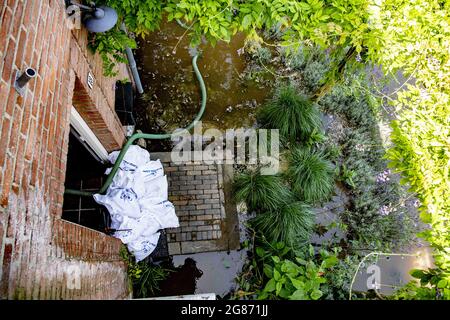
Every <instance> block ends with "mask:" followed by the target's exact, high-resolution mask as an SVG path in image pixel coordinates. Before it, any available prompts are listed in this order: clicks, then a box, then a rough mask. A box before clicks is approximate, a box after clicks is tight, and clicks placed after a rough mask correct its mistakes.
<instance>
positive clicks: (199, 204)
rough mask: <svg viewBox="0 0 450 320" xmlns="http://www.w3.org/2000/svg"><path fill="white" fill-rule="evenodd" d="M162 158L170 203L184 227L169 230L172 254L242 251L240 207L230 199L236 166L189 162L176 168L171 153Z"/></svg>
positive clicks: (157, 155)
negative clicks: (233, 169)
mask: <svg viewBox="0 0 450 320" xmlns="http://www.w3.org/2000/svg"><path fill="white" fill-rule="evenodd" d="M152 159H160V160H161V162H162V163H163V165H164V170H165V173H166V175H167V177H168V180H169V200H170V201H172V202H173V204H174V205H175V208H176V213H177V216H178V217H179V219H180V227H179V228H173V229H168V230H167V241H168V245H169V254H171V255H177V254H190V253H198V252H207V251H223V250H234V249H238V248H239V224H238V218H237V213H236V205H235V204H234V203H233V202H232V200H231V197H230V192H231V190H230V188H231V185H230V183H229V181H231V177H232V167H231V166H227V165H217V164H213V165H211V164H204V163H202V162H189V163H185V164H182V165H175V164H174V163H172V162H171V161H170V153H152Z"/></svg>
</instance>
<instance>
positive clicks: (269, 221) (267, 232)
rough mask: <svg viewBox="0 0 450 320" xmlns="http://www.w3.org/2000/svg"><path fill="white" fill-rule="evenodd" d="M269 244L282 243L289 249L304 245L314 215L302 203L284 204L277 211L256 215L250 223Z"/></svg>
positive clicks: (309, 232)
mask: <svg viewBox="0 0 450 320" xmlns="http://www.w3.org/2000/svg"><path fill="white" fill-rule="evenodd" d="M251 223H252V226H253V227H254V229H255V230H256V231H259V232H260V233H261V234H262V235H264V237H265V238H266V239H267V240H268V241H269V242H283V243H285V244H286V245H288V246H289V247H291V248H294V249H299V248H301V247H302V246H304V245H306V244H307V243H308V241H309V239H310V236H311V233H312V231H313V227H314V213H313V211H312V209H311V207H310V206H309V205H307V204H305V203H303V202H293V203H290V204H286V205H285V206H284V207H282V208H281V209H280V210H278V211H268V212H265V213H262V214H258V215H257V216H256V217H255V218H254V219H252V221H251Z"/></svg>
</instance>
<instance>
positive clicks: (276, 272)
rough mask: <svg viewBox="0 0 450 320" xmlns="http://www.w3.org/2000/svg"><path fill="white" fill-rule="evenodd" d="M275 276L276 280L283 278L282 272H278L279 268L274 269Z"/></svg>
mask: <svg viewBox="0 0 450 320" xmlns="http://www.w3.org/2000/svg"><path fill="white" fill-rule="evenodd" d="M273 278H274V279H275V280H276V281H279V280H280V279H281V275H280V273H279V272H278V270H277V269H273Z"/></svg>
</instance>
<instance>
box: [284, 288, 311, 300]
mask: <svg viewBox="0 0 450 320" xmlns="http://www.w3.org/2000/svg"><path fill="white" fill-rule="evenodd" d="M289 299H290V300H308V296H307V295H306V294H305V292H304V291H303V290H302V289H298V290H296V291H294V293H293V294H292V295H291V296H290V297H289Z"/></svg>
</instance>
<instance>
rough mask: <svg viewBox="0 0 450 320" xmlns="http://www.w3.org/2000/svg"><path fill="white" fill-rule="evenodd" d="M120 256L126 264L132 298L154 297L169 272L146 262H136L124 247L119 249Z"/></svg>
mask: <svg viewBox="0 0 450 320" xmlns="http://www.w3.org/2000/svg"><path fill="white" fill-rule="evenodd" d="M120 256H121V258H122V259H123V260H124V262H125V263H126V264H127V266H128V268H127V274H128V279H129V281H130V284H131V287H132V289H133V297H134V298H148V297H152V296H155V295H156V294H157V293H158V291H159V290H160V289H159V285H160V282H161V281H163V280H165V279H166V278H167V276H168V274H169V272H170V270H167V269H164V268H163V267H161V266H158V265H153V264H150V263H149V262H147V261H145V260H144V261H140V262H136V261H135V258H134V257H133V256H132V255H131V254H130V253H129V252H128V249H127V248H126V247H125V246H122V247H121V249H120Z"/></svg>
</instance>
